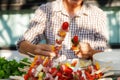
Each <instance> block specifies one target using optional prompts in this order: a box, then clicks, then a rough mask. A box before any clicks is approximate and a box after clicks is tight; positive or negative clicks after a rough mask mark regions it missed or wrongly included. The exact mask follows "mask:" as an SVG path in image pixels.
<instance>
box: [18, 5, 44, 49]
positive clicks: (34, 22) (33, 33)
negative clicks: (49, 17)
mask: <svg viewBox="0 0 120 80" xmlns="http://www.w3.org/2000/svg"><path fill="white" fill-rule="evenodd" d="M45 22H46V13H45V11H44V8H43V7H39V8H38V9H37V10H36V11H35V15H34V17H33V18H32V19H31V21H30V23H29V28H28V29H27V30H26V32H25V33H24V34H23V35H22V37H20V38H19V40H18V42H17V48H19V44H20V43H21V42H22V41H24V40H27V41H29V42H31V43H32V44H37V43H39V42H40V40H42V39H44V30H45Z"/></svg>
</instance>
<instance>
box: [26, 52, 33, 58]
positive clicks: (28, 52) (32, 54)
mask: <svg viewBox="0 0 120 80" xmlns="http://www.w3.org/2000/svg"><path fill="white" fill-rule="evenodd" d="M27 54H28V55H30V56H32V57H35V55H34V54H32V53H30V52H27Z"/></svg>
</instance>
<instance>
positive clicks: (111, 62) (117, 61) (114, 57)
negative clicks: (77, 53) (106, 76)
mask: <svg viewBox="0 0 120 80" xmlns="http://www.w3.org/2000/svg"><path fill="white" fill-rule="evenodd" d="M96 63H98V64H99V65H100V67H101V68H102V67H105V66H111V67H112V69H111V71H114V72H115V73H116V74H120V51H118V50H112V51H106V52H100V53H98V54H95V55H93V64H96Z"/></svg>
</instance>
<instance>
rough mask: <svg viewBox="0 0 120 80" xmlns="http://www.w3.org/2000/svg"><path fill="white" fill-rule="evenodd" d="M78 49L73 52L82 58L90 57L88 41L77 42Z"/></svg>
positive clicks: (91, 52)
mask: <svg viewBox="0 0 120 80" xmlns="http://www.w3.org/2000/svg"><path fill="white" fill-rule="evenodd" d="M79 45H80V48H79V49H80V51H78V52H76V53H75V54H76V55H77V56H78V57H80V58H83V59H88V58H91V57H92V55H93V49H92V48H91V46H90V44H89V43H81V42H80V43H79Z"/></svg>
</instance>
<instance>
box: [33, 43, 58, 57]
mask: <svg viewBox="0 0 120 80" xmlns="http://www.w3.org/2000/svg"><path fill="white" fill-rule="evenodd" d="M53 47H54V46H52V45H47V44H38V45H36V48H35V50H34V52H35V53H37V54H39V55H43V56H49V57H55V56H56V54H55V52H54V51H53Z"/></svg>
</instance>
